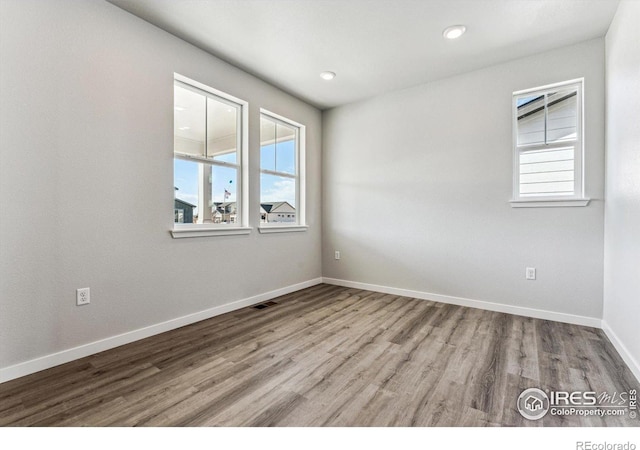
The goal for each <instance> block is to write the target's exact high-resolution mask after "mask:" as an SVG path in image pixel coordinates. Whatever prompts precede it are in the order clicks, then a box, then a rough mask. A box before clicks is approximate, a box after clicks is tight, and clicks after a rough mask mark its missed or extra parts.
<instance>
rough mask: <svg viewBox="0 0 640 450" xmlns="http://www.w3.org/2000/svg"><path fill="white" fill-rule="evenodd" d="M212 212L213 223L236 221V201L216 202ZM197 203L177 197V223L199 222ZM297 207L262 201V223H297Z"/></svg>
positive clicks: (175, 211)
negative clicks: (195, 209) (196, 209)
mask: <svg viewBox="0 0 640 450" xmlns="http://www.w3.org/2000/svg"><path fill="white" fill-rule="evenodd" d="M214 205H215V209H214V212H213V214H212V216H213V223H236V220H237V216H238V213H237V207H236V202H215V203H214ZM194 208H196V205H192V204H191V203H188V202H185V201H184V200H180V199H178V198H176V199H175V206H174V213H175V214H174V215H175V223H198V216H197V215H196V216H194V215H193V210H194ZM295 221H296V209H295V208H294V207H293V206H291V204H290V203H289V202H267V203H260V222H261V223H295Z"/></svg>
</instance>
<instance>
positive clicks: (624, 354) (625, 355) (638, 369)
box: [602, 319, 640, 383]
mask: <svg viewBox="0 0 640 450" xmlns="http://www.w3.org/2000/svg"><path fill="white" fill-rule="evenodd" d="M602 330H603V331H604V334H606V335H607V337H608V338H609V340H610V341H611V343H612V344H613V346H614V347H615V348H616V350H617V351H618V354H619V355H620V357H621V358H622V360H623V361H624V362H625V363H626V364H627V366H628V367H629V369H630V370H631V373H633V376H635V377H636V379H637V380H638V383H640V364H639V363H638V361H636V359H635V358H634V357H633V356H632V355H631V352H629V350H628V349H627V347H625V345H624V344H623V343H622V341H621V340H620V339H619V338H618V336H617V335H616V334H615V333H614V332H613V330H612V329H611V327H610V326H609V324H608V323H607V322H606V321H605V320H604V319H603V320H602Z"/></svg>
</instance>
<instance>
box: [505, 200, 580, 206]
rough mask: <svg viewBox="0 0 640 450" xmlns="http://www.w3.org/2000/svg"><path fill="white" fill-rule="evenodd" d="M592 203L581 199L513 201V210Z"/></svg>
mask: <svg viewBox="0 0 640 450" xmlns="http://www.w3.org/2000/svg"><path fill="white" fill-rule="evenodd" d="M590 201H591V199H590V198H580V199H571V200H566V199H565V200H560V199H555V200H553V199H546V200H540V199H537V200H511V201H510V202H509V203H511V207H512V208H558V207H572V206H587V205H588V204H589V202H590Z"/></svg>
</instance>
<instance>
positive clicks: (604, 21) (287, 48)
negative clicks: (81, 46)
mask: <svg viewBox="0 0 640 450" xmlns="http://www.w3.org/2000/svg"><path fill="white" fill-rule="evenodd" d="M108 1H110V2H111V3H113V4H115V5H117V6H120V7H121V8H123V9H125V10H127V11H129V12H131V13H133V14H135V15H137V16H139V17H141V18H143V19H145V20H147V21H148V22H151V23H153V24H155V25H157V26H158V27H160V28H162V29H164V30H166V31H168V32H170V33H172V34H174V35H176V36H178V37H180V38H182V39H184V40H186V41H188V42H191V43H192V44H194V45H196V46H198V47H200V48H202V49H203V50H206V51H208V52H210V53H212V54H213V55H215V56H218V57H220V58H222V59H224V60H226V61H228V62H230V63H231V64H233V65H235V66H238V67H240V68H242V69H244V70H246V71H247V72H250V73H252V74H254V75H256V76H258V77H260V78H262V79H264V80H266V81H268V82H269V83H271V84H273V85H275V86H278V87H280V88H281V89H283V90H285V91H287V92H290V93H291V94H293V95H295V96H297V97H299V98H301V99H303V100H306V101H307V102H309V103H311V104H313V105H315V106H318V107H319V108H322V109H325V108H330V107H333V106H337V105H341V104H345V103H350V102H353V101H356V100H360V99H363V98H367V97H372V96H374V95H377V94H380V93H383V92H387V91H392V90H396V89H401V88H405V87H409V86H414V85H418V84H421V83H425V82H428V81H432V80H436V79H440V78H444V77H447V76H451V75H454V74H458V73H463V72H468V71H471V70H475V69H478V68H481V67H486V66H489V65H492V64H496V63H500V62H503V61H507V60H510V59H514V58H519V57H523V56H527V55H532V54H535V53H540V52H544V51H547V50H550V49H553V48H557V47H561V46H564V45H569V44H573V43H577V42H580V41H584V40H587V39H591V38H595V37H599V36H603V35H604V34H605V33H606V31H607V28H608V26H609V24H610V22H611V19H612V17H613V15H614V13H615V10H616V8H617V5H618V0H108ZM454 24H464V25H466V26H467V33H466V34H465V35H463V36H462V37H461V38H460V39H457V40H454V41H449V40H445V39H444V38H443V37H442V30H443V29H444V28H446V27H447V26H449V25H454ZM325 70H331V71H334V72H336V73H337V75H338V76H337V77H336V78H335V79H334V80H333V81H330V82H327V81H324V80H322V79H321V78H320V77H319V74H320V72H322V71H325Z"/></svg>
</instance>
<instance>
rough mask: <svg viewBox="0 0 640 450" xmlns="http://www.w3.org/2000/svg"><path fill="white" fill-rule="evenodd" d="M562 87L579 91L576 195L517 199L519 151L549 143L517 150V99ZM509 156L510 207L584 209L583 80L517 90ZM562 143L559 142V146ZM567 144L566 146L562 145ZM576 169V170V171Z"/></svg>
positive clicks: (585, 198)
mask: <svg viewBox="0 0 640 450" xmlns="http://www.w3.org/2000/svg"><path fill="white" fill-rule="evenodd" d="M563 87H577V88H578V108H577V111H578V116H579V117H578V120H577V125H578V128H579V130H578V133H577V135H578V138H577V141H576V147H575V148H576V151H575V153H574V161H575V162H574V176H575V177H576V180H575V182H576V183H575V187H574V190H575V194H574V195H572V196H536V197H533V196H532V197H521V196H520V165H519V160H520V150H521V149H522V148H529V149H535V148H538V147H539V148H545V147H547V146H548V144H542V145H529V146H520V147H518V123H517V122H518V113H517V108H518V106H517V97H518V96H520V95H523V94H529V93H532V92H535V93H538V94H545V93H547V92H549V91H553V90H556V89H558V88H563ZM511 102H512V112H511V116H512V127H511V129H512V152H513V153H512V154H513V192H512V197H511V201H510V202H509V203H510V204H511V207H512V208H548V207H571V206H587V205H588V204H589V201H590V199H589V198H587V197H585V183H584V178H585V177H584V175H585V158H584V141H585V134H586V130H585V127H584V78H576V79H573V80H568V81H562V82H559V83H553V84H548V85H545V86H539V87H535V88H530V89H523V90H520V91H516V92H514V93H513V95H512V100H511ZM562 144H564V143H558V144H557V145H558V146H561V145H562ZM565 145H566V144H565ZM576 167H577V170H576V169H575V168H576Z"/></svg>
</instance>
